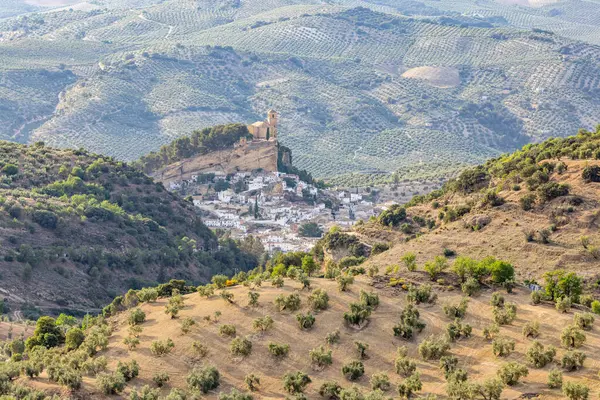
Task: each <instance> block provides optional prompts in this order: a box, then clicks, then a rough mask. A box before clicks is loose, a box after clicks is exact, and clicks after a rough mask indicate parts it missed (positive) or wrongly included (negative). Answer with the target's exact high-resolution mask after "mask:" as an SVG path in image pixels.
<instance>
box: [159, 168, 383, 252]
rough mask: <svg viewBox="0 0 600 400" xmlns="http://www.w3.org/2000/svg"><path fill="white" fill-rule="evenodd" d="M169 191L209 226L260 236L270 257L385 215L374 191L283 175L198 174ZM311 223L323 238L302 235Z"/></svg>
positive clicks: (303, 247)
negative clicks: (183, 198) (340, 187)
mask: <svg viewBox="0 0 600 400" xmlns="http://www.w3.org/2000/svg"><path fill="white" fill-rule="evenodd" d="M169 189H171V190H175V191H178V192H180V193H182V194H185V195H186V196H191V197H192V199H193V202H194V205H195V206H196V207H197V208H198V209H199V210H200V212H201V214H202V215H203V221H204V223H205V224H206V225H207V226H208V227H210V228H212V229H223V230H228V231H230V235H231V237H233V238H243V237H245V236H247V235H253V236H254V237H258V238H260V239H261V241H262V243H263V245H264V246H265V249H266V250H268V251H269V252H275V251H283V252H289V251H307V250H309V249H310V248H312V246H313V245H314V243H315V241H316V240H318V237H319V236H320V234H319V233H318V232H322V231H326V230H327V229H329V228H330V227H331V226H333V225H340V226H351V225H353V224H354V223H355V222H356V221H357V220H364V219H369V218H370V217H371V216H374V215H377V213H378V212H379V211H380V209H377V207H376V206H375V203H374V201H373V200H374V199H373V197H374V195H375V193H374V192H373V193H353V192H350V191H347V190H333V189H320V188H317V187H316V186H315V185H313V184H309V183H306V182H304V181H302V180H300V178H299V176H298V175H293V174H286V173H281V172H266V171H244V172H238V173H235V174H233V175H228V176H224V175H221V174H218V173H210V174H202V175H194V176H192V178H191V179H189V180H186V181H181V182H177V183H171V185H170V187H169ZM308 224H311V225H312V226H315V225H314V224H316V225H318V227H319V229H318V230H317V233H312V234H308V235H302V234H301V233H302V229H301V227H302V226H303V225H305V226H306V225H308Z"/></svg>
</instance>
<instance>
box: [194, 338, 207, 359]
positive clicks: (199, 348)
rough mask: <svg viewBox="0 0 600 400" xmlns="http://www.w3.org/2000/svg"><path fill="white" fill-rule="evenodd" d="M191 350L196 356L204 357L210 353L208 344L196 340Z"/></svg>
mask: <svg viewBox="0 0 600 400" xmlns="http://www.w3.org/2000/svg"><path fill="white" fill-rule="evenodd" d="M191 352H192V354H193V355H194V356H195V357H199V358H204V357H206V356H207V355H208V346H207V345H205V344H204V343H202V342H199V341H197V340H195V341H193V342H192V346H191Z"/></svg>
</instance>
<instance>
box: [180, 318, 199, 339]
mask: <svg viewBox="0 0 600 400" xmlns="http://www.w3.org/2000/svg"><path fill="white" fill-rule="evenodd" d="M194 325H196V321H194V320H193V319H192V318H190V317H186V318H184V319H183V320H182V321H181V334H182V335H187V334H188V333H190V332H191V330H192V327H193V326H194Z"/></svg>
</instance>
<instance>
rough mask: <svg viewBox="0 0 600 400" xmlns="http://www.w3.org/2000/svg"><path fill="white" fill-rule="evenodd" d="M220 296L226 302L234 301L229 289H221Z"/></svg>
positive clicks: (231, 302)
mask: <svg viewBox="0 0 600 400" xmlns="http://www.w3.org/2000/svg"><path fill="white" fill-rule="evenodd" d="M220 296H221V298H222V299H223V300H224V301H225V303H227V304H233V303H235V302H234V301H233V298H234V295H233V293H231V292H230V291H229V290H222V291H221V294H220Z"/></svg>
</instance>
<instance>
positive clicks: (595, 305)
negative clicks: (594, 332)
mask: <svg viewBox="0 0 600 400" xmlns="http://www.w3.org/2000/svg"><path fill="white" fill-rule="evenodd" d="M590 308H591V309H592V312H593V313H594V314H600V301H598V300H594V301H592V303H591V304H590Z"/></svg>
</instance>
